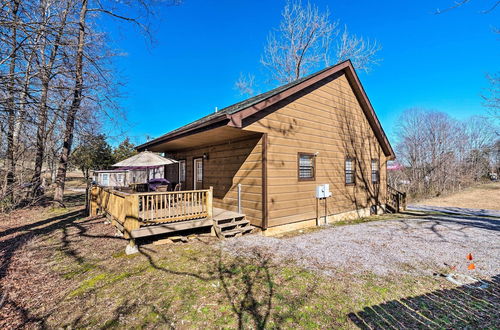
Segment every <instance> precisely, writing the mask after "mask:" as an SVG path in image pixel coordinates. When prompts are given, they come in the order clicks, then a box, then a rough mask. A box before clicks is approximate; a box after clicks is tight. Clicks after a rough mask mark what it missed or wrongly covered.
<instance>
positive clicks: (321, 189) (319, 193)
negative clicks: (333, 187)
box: [316, 183, 332, 226]
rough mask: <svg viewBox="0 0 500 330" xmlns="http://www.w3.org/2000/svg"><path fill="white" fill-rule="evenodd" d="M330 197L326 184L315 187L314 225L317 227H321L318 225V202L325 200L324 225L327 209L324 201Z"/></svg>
mask: <svg viewBox="0 0 500 330" xmlns="http://www.w3.org/2000/svg"><path fill="white" fill-rule="evenodd" d="M330 196H332V193H331V192H330V185H329V184H328V183H325V184H320V185H317V186H316V225H318V226H320V225H321V224H320V223H319V200H320V199H324V200H325V221H324V223H323V224H326V223H327V216H328V207H327V206H328V203H327V200H326V199H327V198H328V197H330Z"/></svg>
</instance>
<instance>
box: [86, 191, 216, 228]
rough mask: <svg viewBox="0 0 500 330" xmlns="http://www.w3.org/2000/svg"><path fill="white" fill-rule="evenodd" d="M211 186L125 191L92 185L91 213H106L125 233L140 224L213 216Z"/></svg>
mask: <svg viewBox="0 0 500 330" xmlns="http://www.w3.org/2000/svg"><path fill="white" fill-rule="evenodd" d="M212 196H213V192H212V188H211V187H210V189H203V190H189V191H169V192H150V193H125V192H121V191H117V190H113V189H108V188H104V187H99V186H94V187H92V190H91V203H90V214H91V215H97V214H99V213H102V214H106V215H107V216H109V217H110V218H111V220H112V221H114V224H115V225H119V226H121V227H123V231H124V233H125V236H126V237H128V236H129V235H130V233H131V231H132V230H134V229H139V228H140V227H141V226H145V225H151V224H159V223H165V222H175V221H183V220H191V219H203V218H211V217H212V200H213V197H212Z"/></svg>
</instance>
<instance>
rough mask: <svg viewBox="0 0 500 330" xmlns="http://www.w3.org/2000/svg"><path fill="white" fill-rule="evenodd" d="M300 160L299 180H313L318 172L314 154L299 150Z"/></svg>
mask: <svg viewBox="0 0 500 330" xmlns="http://www.w3.org/2000/svg"><path fill="white" fill-rule="evenodd" d="M298 162H299V164H298V176H299V181H313V180H314V178H315V172H316V169H315V165H316V164H315V156H314V154H307V153H302V152H299V159H298Z"/></svg>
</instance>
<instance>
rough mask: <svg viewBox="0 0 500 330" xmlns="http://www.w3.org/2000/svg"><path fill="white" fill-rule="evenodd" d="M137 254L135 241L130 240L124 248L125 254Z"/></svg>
mask: <svg viewBox="0 0 500 330" xmlns="http://www.w3.org/2000/svg"><path fill="white" fill-rule="evenodd" d="M138 252H139V248H138V247H137V245H136V244H135V239H133V238H132V239H131V240H130V241H129V243H128V244H127V246H126V247H125V254H126V255H131V254H134V253H138Z"/></svg>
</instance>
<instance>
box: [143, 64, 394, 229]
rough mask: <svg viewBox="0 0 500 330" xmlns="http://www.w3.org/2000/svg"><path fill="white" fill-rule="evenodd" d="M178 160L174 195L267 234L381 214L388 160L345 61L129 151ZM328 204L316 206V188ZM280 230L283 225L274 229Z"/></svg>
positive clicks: (172, 169) (169, 172) (170, 173)
mask: <svg viewBox="0 0 500 330" xmlns="http://www.w3.org/2000/svg"><path fill="white" fill-rule="evenodd" d="M137 149H138V150H139V151H143V150H149V151H155V152H162V153H165V154H166V155H168V156H169V157H172V158H174V159H177V160H179V163H178V164H175V165H170V166H168V167H167V168H166V171H165V176H166V178H167V179H168V180H169V181H171V182H180V183H182V184H183V189H184V190H190V189H207V188H208V187H213V198H214V199H213V205H214V206H215V207H218V208H223V209H227V210H231V211H240V212H241V213H244V214H245V215H246V218H247V219H248V220H250V222H251V224H252V225H254V226H257V227H260V228H261V229H263V230H269V231H271V232H275V231H280V230H287V229H293V228H300V227H305V226H310V225H314V224H315V223H316V220H317V218H318V217H323V216H324V215H325V214H326V215H327V216H328V218H327V219H328V221H334V220H336V219H341V218H345V217H353V216H361V215H366V214H369V212H370V210H371V211H372V212H373V211H375V210H376V207H378V210H379V211H380V209H383V208H384V205H385V202H386V193H387V186H386V184H387V183H386V166H387V161H388V160H392V159H394V152H393V150H392V148H391V145H390V144H389V141H388V139H387V137H386V135H385V133H384V131H383V129H382V127H381V125H380V122H379V120H378V119H377V116H376V114H375V111H374V109H373V107H372V105H371V104H370V101H369V100H368V97H367V95H366V94H365V91H364V89H363V87H362V85H361V83H360V81H359V79H358V76H357V75H356V72H355V70H354V68H353V66H352V64H351V62H350V61H345V62H342V63H340V64H337V65H334V66H332V67H329V68H326V69H324V70H321V71H319V72H316V73H314V74H311V75H309V76H307V77H304V78H302V79H299V80H297V81H294V82H292V83H289V84H287V85H284V86H281V87H278V88H276V89H274V90H271V91H269V92H267V93H264V94H260V95H257V96H254V97H252V98H249V99H247V100H244V101H242V102H239V103H237V104H234V105H232V106H229V107H227V108H224V109H222V110H220V111H218V112H214V113H212V114H210V115H208V116H205V117H203V118H201V119H199V120H196V121H194V122H192V123H190V124H188V125H185V126H183V127H181V128H179V129H176V130H174V131H171V132H169V133H167V134H165V135H163V136H160V137H158V138H156V139H154V140H152V141H149V142H147V143H144V144H142V145H140V146H138V147H137ZM322 184H329V190H330V192H331V193H332V195H331V197H328V198H326V205H325V199H322V200H319V201H318V200H317V199H316V189H317V186H318V185H322ZM282 226H285V227H282Z"/></svg>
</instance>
